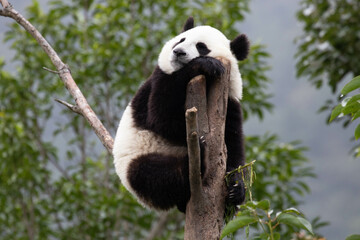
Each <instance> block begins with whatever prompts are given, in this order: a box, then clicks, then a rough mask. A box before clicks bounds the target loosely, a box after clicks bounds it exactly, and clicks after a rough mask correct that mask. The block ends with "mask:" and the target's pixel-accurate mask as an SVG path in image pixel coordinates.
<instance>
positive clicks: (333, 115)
mask: <svg viewBox="0 0 360 240" xmlns="http://www.w3.org/2000/svg"><path fill="white" fill-rule="evenodd" d="M342 109H343V106H342V105H341V104H339V105H337V106H336V107H335V108H334V110H332V112H331V117H330V120H329V122H331V121H333V120H334V119H335V118H336V117H337V116H339V115H340V113H341V111H342Z"/></svg>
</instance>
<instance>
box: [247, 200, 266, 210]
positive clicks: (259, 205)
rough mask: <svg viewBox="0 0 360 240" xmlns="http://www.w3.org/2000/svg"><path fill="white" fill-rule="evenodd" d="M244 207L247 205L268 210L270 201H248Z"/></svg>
mask: <svg viewBox="0 0 360 240" xmlns="http://www.w3.org/2000/svg"><path fill="white" fill-rule="evenodd" d="M245 206H246V207H249V208H251V209H254V210H255V209H256V208H259V209H262V210H264V211H268V210H269V208H270V202H269V200H261V201H260V202H257V201H250V202H247V203H246V204H245Z"/></svg>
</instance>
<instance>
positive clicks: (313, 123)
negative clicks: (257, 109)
mask: <svg viewBox="0 0 360 240" xmlns="http://www.w3.org/2000/svg"><path fill="white" fill-rule="evenodd" d="M40 2H46V0H42V1H40ZM13 4H14V5H15V7H16V9H17V10H19V11H20V12H23V10H24V6H25V5H27V4H29V1H14V2H13ZM299 4H300V1H299V0H291V1H289V0H273V1H267V0H252V2H251V4H250V9H251V12H250V13H249V14H247V15H246V18H245V21H244V22H243V23H242V24H241V25H240V29H239V30H240V31H241V33H245V34H247V35H248V36H249V39H250V40H251V42H256V43H257V42H260V43H262V44H264V45H266V49H267V51H268V52H269V53H270V54H271V58H270V59H269V62H268V63H269V65H270V66H271V67H272V69H271V70H270V71H269V72H268V76H269V77H270V78H271V79H272V81H273V82H272V84H271V85H270V86H269V93H272V94H273V95H274V97H273V98H272V99H271V102H272V103H273V104H274V106H275V108H274V111H273V112H272V113H271V114H266V116H265V118H264V120H263V121H258V120H257V119H250V120H249V121H248V122H247V123H246V124H245V126H244V132H245V134H248V135H253V134H264V133H265V132H269V133H276V134H278V135H279V136H280V140H281V141H283V142H290V141H294V140H301V141H302V144H303V146H306V147H308V148H309V150H308V151H307V152H306V156H307V157H308V158H309V159H310V160H311V162H310V163H309V165H310V166H313V167H314V170H315V173H316V174H317V176H318V177H317V178H316V179H310V180H309V181H308V183H309V185H310V186H311V189H312V193H311V194H309V195H307V196H306V197H305V198H304V204H303V205H301V206H300V210H301V211H302V212H303V213H305V215H306V217H307V218H309V219H312V218H314V217H316V216H321V219H322V220H323V221H329V222H330V223H331V225H329V226H327V227H324V228H321V229H320V230H319V232H320V233H321V234H323V235H324V236H325V237H326V238H327V239H328V240H339V239H345V237H346V236H348V235H350V234H354V233H359V232H360V208H359V199H360V174H358V170H359V169H360V159H353V158H352V157H351V155H350V154H349V152H350V149H351V147H352V146H353V143H351V142H350V138H351V137H352V136H353V130H354V129H353V127H350V128H348V129H343V128H342V126H341V124H331V125H327V124H326V116H327V114H318V113H317V110H318V109H319V108H320V107H321V106H322V104H323V103H324V102H325V100H327V99H329V98H333V97H332V95H331V94H330V90H329V89H328V88H326V87H325V88H323V89H321V90H316V89H315V88H314V87H313V86H311V84H310V83H309V82H308V81H306V79H296V76H295V74H296V69H295V64H296V62H295V60H294V55H295V53H296V44H295V43H294V39H295V38H296V37H297V36H299V35H301V34H302V28H301V24H300V23H299V22H298V21H297V19H296V16H295V13H296V11H297V10H298V9H299ZM7 23H12V20H11V19H5V18H0V40H1V39H2V37H3V34H4V32H5V31H6V30H7V27H6V24H7ZM7 48H8V45H3V44H0V57H6V56H11V52H10V51H9V50H8V49H7ZM339 89H341V86H340V88H339Z"/></svg>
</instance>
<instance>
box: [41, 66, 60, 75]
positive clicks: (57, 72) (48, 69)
mask: <svg viewBox="0 0 360 240" xmlns="http://www.w3.org/2000/svg"><path fill="white" fill-rule="evenodd" d="M43 69H44V70H46V71H48V72H51V73H55V74H60V72H59V71H54V70H51V69H50V68H47V67H43Z"/></svg>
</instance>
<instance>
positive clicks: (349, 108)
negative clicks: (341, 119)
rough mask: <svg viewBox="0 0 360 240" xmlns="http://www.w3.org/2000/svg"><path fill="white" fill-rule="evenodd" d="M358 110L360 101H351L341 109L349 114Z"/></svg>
mask: <svg viewBox="0 0 360 240" xmlns="http://www.w3.org/2000/svg"><path fill="white" fill-rule="evenodd" d="M358 110H360V103H358V102H353V103H350V104H349V103H347V104H346V106H345V107H344V108H343V109H342V110H341V112H342V113H343V114H344V115H347V114H350V113H355V112H357V111H358Z"/></svg>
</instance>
